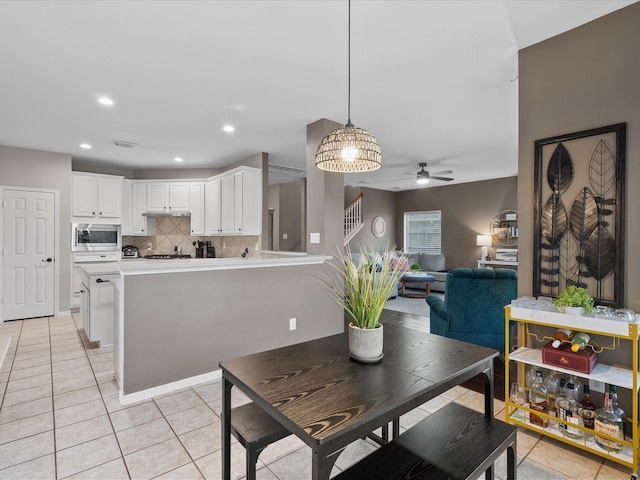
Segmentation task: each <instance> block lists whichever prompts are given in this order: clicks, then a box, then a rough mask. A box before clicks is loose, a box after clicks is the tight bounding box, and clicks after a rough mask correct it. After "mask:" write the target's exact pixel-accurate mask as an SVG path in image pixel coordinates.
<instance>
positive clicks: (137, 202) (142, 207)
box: [131, 182, 156, 236]
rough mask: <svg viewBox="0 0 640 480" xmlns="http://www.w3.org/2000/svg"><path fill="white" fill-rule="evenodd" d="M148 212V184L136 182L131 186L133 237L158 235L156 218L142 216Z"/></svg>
mask: <svg viewBox="0 0 640 480" xmlns="http://www.w3.org/2000/svg"><path fill="white" fill-rule="evenodd" d="M146 210H147V184H146V183H138V182H134V183H133V184H132V185H131V235H136V236H146V235H155V234H156V220H155V218H148V217H145V216H144V215H142V214H143V213H144V212H145V211H146Z"/></svg>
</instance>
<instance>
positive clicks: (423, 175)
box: [391, 162, 453, 185]
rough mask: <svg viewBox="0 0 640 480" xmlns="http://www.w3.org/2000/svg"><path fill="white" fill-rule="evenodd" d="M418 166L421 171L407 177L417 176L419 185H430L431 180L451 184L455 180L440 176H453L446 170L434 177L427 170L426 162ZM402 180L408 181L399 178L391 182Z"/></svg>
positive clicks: (450, 171) (435, 174)
mask: <svg viewBox="0 0 640 480" xmlns="http://www.w3.org/2000/svg"><path fill="white" fill-rule="evenodd" d="M418 166H419V167H420V170H419V171H418V172H417V173H407V174H406V175H415V176H416V183H417V184H419V185H426V184H427V183H429V180H440V181H443V182H450V181H451V180H453V178H451V177H441V176H440V175H451V174H452V173H453V171H452V170H444V171H442V172H437V173H434V174H433V175H432V174H430V173H429V172H428V171H427V170H425V167H426V166H427V163H426V162H421V163H418ZM400 180H406V179H404V178H399V179H397V180H391V181H392V182H398V181H400Z"/></svg>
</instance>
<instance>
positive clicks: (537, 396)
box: [529, 370, 549, 428]
mask: <svg viewBox="0 0 640 480" xmlns="http://www.w3.org/2000/svg"><path fill="white" fill-rule="evenodd" d="M529 408H531V409H532V410H534V411H538V412H540V413H545V414H548V413H549V394H548V393H547V387H545V386H544V382H543V381H542V372H541V371H540V370H537V371H536V378H535V380H534V381H533V383H532V384H531V386H530V387H529ZM529 421H530V422H531V423H532V424H533V425H538V426H539V427H543V428H546V426H547V419H546V418H545V417H542V416H540V415H536V414H535V413H533V412H531V414H530V415H529Z"/></svg>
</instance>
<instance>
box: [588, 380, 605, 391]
mask: <svg viewBox="0 0 640 480" xmlns="http://www.w3.org/2000/svg"><path fill="white" fill-rule="evenodd" d="M589 390H591V391H592V392H600V393H604V382H599V381H598V380H593V379H589Z"/></svg>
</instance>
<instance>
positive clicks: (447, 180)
mask: <svg viewBox="0 0 640 480" xmlns="http://www.w3.org/2000/svg"><path fill="white" fill-rule="evenodd" d="M429 178H430V179H431V180H441V181H443V182H450V181H451V180H453V178H449V177H434V176H433V175H431V176H430V177H429Z"/></svg>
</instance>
